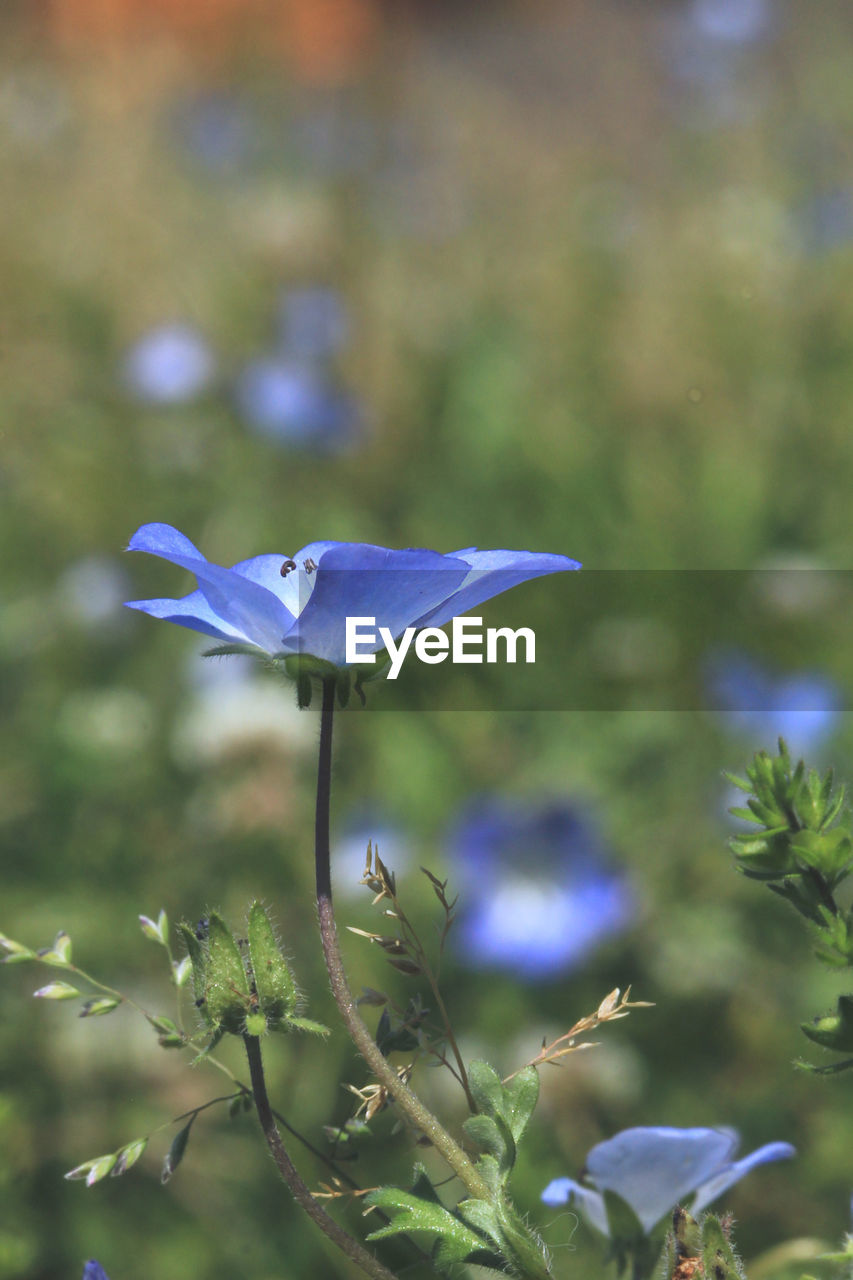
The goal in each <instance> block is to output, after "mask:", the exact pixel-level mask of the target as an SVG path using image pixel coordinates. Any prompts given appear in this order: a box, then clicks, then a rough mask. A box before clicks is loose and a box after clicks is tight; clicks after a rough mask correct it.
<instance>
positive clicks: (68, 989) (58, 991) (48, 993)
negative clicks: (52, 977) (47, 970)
mask: <svg viewBox="0 0 853 1280" xmlns="http://www.w3.org/2000/svg"><path fill="white" fill-rule="evenodd" d="M79 994H80V992H79V991H78V990H77V988H76V987H72V986H70V985H69V983H67V982H49V983H48V985H47V986H46V987H39V989H38V991H34V992H33V995H34V996H36V997H37V998H38V999H40V1000H74V999H76V997H77V996H79Z"/></svg>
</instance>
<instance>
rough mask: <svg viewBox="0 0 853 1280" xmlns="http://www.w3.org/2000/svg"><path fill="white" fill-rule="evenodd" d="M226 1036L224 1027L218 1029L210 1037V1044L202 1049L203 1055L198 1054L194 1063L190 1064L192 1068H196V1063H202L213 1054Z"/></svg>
mask: <svg viewBox="0 0 853 1280" xmlns="http://www.w3.org/2000/svg"><path fill="white" fill-rule="evenodd" d="M224 1035H225V1032H224V1030H223V1029H222V1027H217V1028H216V1030H215V1031H214V1033H213V1035H212V1036H211V1037H210V1040H209V1041H208V1043H207V1044H206V1045H205V1046H204V1048H203V1049H202V1051H201V1053H197V1054H196V1056H195V1057H194V1058H193V1060H192V1062H191V1063H190V1066H191V1067H194V1066H195V1065H196V1063H198V1062H201V1061H202V1060H203V1059H204V1058H206V1057H207V1055H208V1054H209V1053H212V1052H213V1050H214V1049H215V1048H216V1046H217V1045H218V1044H219V1041H220V1040H221V1039H222V1037H223V1036H224Z"/></svg>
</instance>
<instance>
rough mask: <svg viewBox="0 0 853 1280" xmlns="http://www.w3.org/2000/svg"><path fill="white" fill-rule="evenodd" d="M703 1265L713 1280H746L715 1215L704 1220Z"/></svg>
mask: <svg viewBox="0 0 853 1280" xmlns="http://www.w3.org/2000/svg"><path fill="white" fill-rule="evenodd" d="M702 1264H703V1267H704V1271H705V1275H706V1276H709V1277H713V1280H744V1272H743V1268H742V1267H741V1265H740V1263H739V1262H738V1260H737V1258H736V1257H735V1254H734V1250H733V1249H732V1246H731V1245H730V1244H729V1242H728V1240H727V1239H726V1236H725V1233H724V1232H723V1228H722V1227H721V1226H720V1220H719V1218H717V1217H716V1216H715V1215H714V1214H713V1213H709V1214H706V1216H705V1217H704V1219H703V1220H702Z"/></svg>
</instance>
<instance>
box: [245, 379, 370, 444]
mask: <svg viewBox="0 0 853 1280" xmlns="http://www.w3.org/2000/svg"><path fill="white" fill-rule="evenodd" d="M236 399H237V409H238V411H239V413H240V416H241V417H242V418H243V419H244V420H245V422H246V423H247V424H248V425H249V426H250V427H251V428H252V429H253V430H254V431H256V432H257V433H258V434H259V435H262V436H266V437H267V439H269V440H275V441H277V442H279V443H283V444H289V445H295V446H296V447H298V448H309V449H314V450H317V451H319V452H325V453H328V452H334V451H335V450H338V449H341V448H344V447H346V445H348V444H349V443H351V442H352V440H353V439H355V438H356V437H357V436H358V435H359V433H360V431H361V425H362V423H361V413H360V411H359V408H358V405H357V404H356V402H355V400H353V398H352V397H351V396H349V395H347V394H346V393H345V392H343V391H339V390H337V389H336V388H335V387H333V386H331V385H330V384H329V382H328V380H327V379H326V378H325V377H324V376H322V375H321V374H319V373H318V372H317V371H316V370H314V369H311V368H307V367H305V366H303V365H299V364H294V363H292V362H290V361H287V360H279V359H275V358H266V359H262V360H254V361H252V363H251V364H249V365H247V366H246V368H245V369H244V370H243V372H242V373H241V375H240V377H239V379H238V381H237V388H236Z"/></svg>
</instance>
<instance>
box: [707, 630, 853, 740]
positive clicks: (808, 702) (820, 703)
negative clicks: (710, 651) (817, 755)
mask: <svg viewBox="0 0 853 1280" xmlns="http://www.w3.org/2000/svg"><path fill="white" fill-rule="evenodd" d="M707 683H708V692H709V697H710V699H711V702H710V705H711V706H712V707H713V708H716V709H718V710H720V711H722V712H723V714H724V717H725V720H726V723H727V724H728V725H729V727H730V728H731V729H732V730H734V732H735V733H738V734H742V735H744V736H748V737H750V738H753V739H756V740H761V741H766V740H768V739H770V740H771V741H772V740H775V739H776V738H778V737H782V738H784V739H785V741H786V742H787V743H788V744H789V745H790V747H791V751H792V753H793V754H794V755H805V756H808V755H810V754H812V753H813V752H814V751H816V750H818V749H819V748H820V747H821V746H822V745H823V744H824V742H826V740H827V739H828V738H829V737H831V735H832V733H833V732H834V730H835V728H836V725H837V724H838V720H839V717H840V713H841V698H840V694H839V692H838V689H837V688H836V686H835V684H834V683H833V681H832V680H830V679H829V678H828V677H827V676H824V675H821V674H820V673H819V672H814V671H803V672H798V673H796V674H794V675H787V676H778V677H774V676H773V675H772V674H771V673H770V672H769V671H767V670H766V669H765V668H764V667H762V666H761V665H760V664H759V663H758V662H756V661H755V660H754V659H753V658H750V657H748V656H747V655H745V654H741V653H739V652H737V651H729V652H723V653H720V654H716V655H714V656H713V657H712V658H711V659H710V661H709V662H708V664H707Z"/></svg>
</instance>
